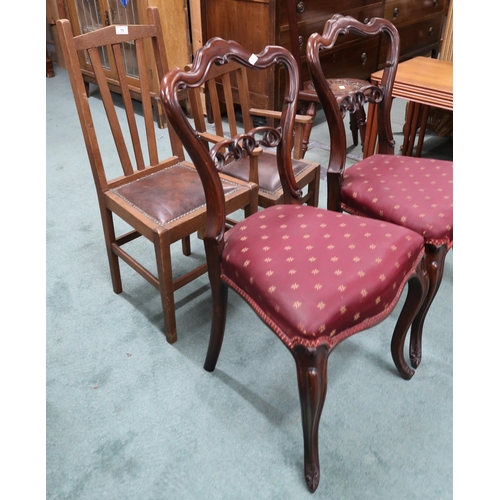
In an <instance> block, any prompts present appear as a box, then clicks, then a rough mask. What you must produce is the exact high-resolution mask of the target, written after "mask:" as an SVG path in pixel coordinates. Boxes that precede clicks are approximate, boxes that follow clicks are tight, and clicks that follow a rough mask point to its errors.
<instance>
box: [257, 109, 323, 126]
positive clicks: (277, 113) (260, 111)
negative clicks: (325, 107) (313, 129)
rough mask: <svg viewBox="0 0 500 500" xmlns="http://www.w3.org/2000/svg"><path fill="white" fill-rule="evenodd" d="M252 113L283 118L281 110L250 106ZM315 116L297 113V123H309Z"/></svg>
mask: <svg viewBox="0 0 500 500" xmlns="http://www.w3.org/2000/svg"><path fill="white" fill-rule="evenodd" d="M250 114H251V115H256V116H266V117H268V118H276V119H278V120H279V119H280V118H281V111H273V110H271V109H258V108H250ZM313 119H314V118H313V117H312V116H308V115H295V123H300V124H307V123H312V122H313Z"/></svg>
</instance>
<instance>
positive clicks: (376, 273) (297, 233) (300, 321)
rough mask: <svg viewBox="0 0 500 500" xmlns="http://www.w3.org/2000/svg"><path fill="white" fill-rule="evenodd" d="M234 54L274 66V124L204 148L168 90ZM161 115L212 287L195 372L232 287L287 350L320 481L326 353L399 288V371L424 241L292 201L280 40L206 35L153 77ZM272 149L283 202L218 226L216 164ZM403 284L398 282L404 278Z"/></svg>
mask: <svg viewBox="0 0 500 500" xmlns="http://www.w3.org/2000/svg"><path fill="white" fill-rule="evenodd" d="M232 61H236V62H237V63H238V64H241V65H243V66H246V67H248V68H253V69H255V70H263V71H264V70H265V69H266V68H272V67H274V66H275V65H278V64H279V65H281V66H283V67H284V72H285V74H286V84H285V94H284V95H285V98H284V103H283V110H282V115H281V120H280V124H279V126H277V127H276V128H274V127H271V126H262V127H256V128H254V129H252V130H251V131H249V132H248V133H244V134H240V135H238V136H236V137H235V138H231V139H225V140H224V141H221V142H220V143H217V144H216V145H214V146H213V147H212V148H211V149H210V150H208V148H207V147H206V144H205V143H204V142H203V141H202V140H200V139H199V136H198V133H197V131H196V130H195V129H194V128H193V126H192V125H191V123H190V122H189V120H188V119H187V117H186V116H185V113H184V111H183V110H182V108H181V106H180V103H179V98H178V92H179V90H182V89H196V88H199V87H201V86H202V85H203V84H204V82H205V79H206V75H207V74H208V73H209V72H210V69H211V68H212V67H213V66H222V65H224V64H229V63H230V62H232ZM161 95H162V99H163V104H164V106H165V111H166V115H167V117H168V119H169V120H170V121H171V123H172V125H173V126H174V127H175V130H176V132H177V134H178V136H179V138H180V140H181V141H182V142H183V144H184V146H185V148H186V150H187V151H188V153H189V155H190V157H191V158H192V160H193V163H194V165H195V166H196V168H197V169H198V172H199V174H200V177H201V179H202V182H203V186H204V189H205V195H206V198H207V225H206V228H205V233H204V244H205V250H206V256H207V263H208V275H209V279H210V285H211V291H212V324H211V332H210V341H209V345H208V351H207V355H206V359H205V365H204V366H205V369H206V370H207V371H209V372H211V371H213V370H214V369H215V366H216V363H217V359H218V357H219V353H220V350H221V346H222V341H223V337H224V330H225V325H226V311H227V304H228V289H229V288H231V289H232V290H234V291H235V292H236V293H237V294H239V295H240V296H241V297H243V299H244V300H245V301H246V302H247V303H248V305H249V306H250V307H251V308H252V309H253V310H254V312H255V313H256V314H257V316H258V317H259V318H260V319H261V320H262V321H263V322H264V324H265V325H267V327H268V328H270V329H271V331H272V332H274V333H275V334H276V335H277V337H278V338H279V339H280V340H281V341H282V342H283V344H284V345H285V346H286V347H287V348H288V349H289V351H290V352H291V354H292V356H293V358H294V360H295V364H296V369H297V379H298V388H299V396H300V403H301V414H302V429H303V438H304V474H305V480H306V483H307V486H308V488H309V490H310V491H315V490H316V488H317V486H318V483H319V478H320V467H319V454H318V427H319V421H320V416H321V412H322V408H323V404H324V401H325V397H326V390H327V360H328V357H329V354H330V353H331V352H332V350H333V349H334V348H335V347H336V346H337V345H338V344H339V343H340V342H341V341H342V340H344V339H346V338H347V337H349V336H351V335H353V334H355V333H358V332H360V331H362V330H365V329H367V328H369V327H371V326H373V325H375V324H377V323H379V322H381V321H382V320H383V319H384V318H386V317H387V316H388V315H389V314H390V312H391V311H392V310H393V308H394V307H395V305H396V303H397V302H398V300H399V298H400V295H401V294H402V292H403V290H404V289H407V290H408V294H407V296H406V300H405V303H404V304H403V307H402V310H401V313H400V316H399V318H398V321H397V323H396V327H395V330H394V333H393V338H392V355H393V359H394V362H395V364H396V366H397V368H398V370H399V371H400V372H401V373H402V374H404V373H405V372H406V369H407V366H406V365H407V363H406V360H405V358H404V353H403V350H404V349H403V346H404V340H405V337H406V332H407V331H408V329H409V326H410V324H411V322H412V321H413V318H414V317H415V315H416V314H417V312H418V310H419V308H420V305H421V303H422V300H423V297H424V296H425V293H426V290H427V285H428V283H427V277H426V275H425V272H424V269H423V268H422V266H421V262H422V256H423V252H424V240H423V238H422V236H421V235H419V234H417V233H415V232H414V231H412V230H410V229H407V228H404V227H400V226H396V225H394V224H390V223H388V222H384V221H378V220H373V219H367V218H364V217H357V216H352V215H348V214H341V213H336V212H333V211H328V210H324V209H320V208H316V207H311V206H308V205H304V204H303V203H302V194H301V191H300V189H298V187H297V184H296V181H295V177H294V176H293V173H292V166H291V160H292V158H291V149H292V143H293V124H294V117H295V114H296V108H297V99H298V67H297V63H296V61H295V59H294V57H293V56H292V54H291V53H290V52H289V51H288V50H286V49H284V48H283V47H277V46H268V47H266V48H265V49H264V50H263V51H262V52H261V53H259V54H252V53H250V52H249V51H247V50H246V49H245V48H243V47H242V46H241V45H239V44H237V43H236V42H234V41H226V40H222V39H220V38H214V39H211V40H209V41H208V42H207V43H206V44H205V46H203V47H202V48H201V49H200V50H199V51H198V53H197V55H196V57H195V59H194V62H193V64H192V67H191V69H189V70H181V69H179V68H176V69H173V70H171V71H170V72H169V73H168V74H167V75H166V76H165V77H164V79H163V81H162V84H161ZM263 146H265V147H276V154H277V160H278V161H277V165H278V168H279V174H280V178H281V182H282V185H283V189H284V202H285V203H284V204H283V205H275V206H272V207H269V208H266V209H263V210H260V211H259V212H257V213H255V214H252V215H250V216H249V217H247V218H246V219H244V220H243V221H241V222H238V223H237V224H236V225H235V226H233V227H231V228H230V229H227V228H226V224H225V218H226V215H225V210H224V197H223V190H222V186H221V181H220V177H219V175H218V166H220V165H222V164H224V163H225V162H226V161H230V160H231V159H232V158H233V157H236V158H238V157H242V156H244V155H246V154H251V152H252V151H253V150H254V148H256V147H263ZM407 285H408V286H407Z"/></svg>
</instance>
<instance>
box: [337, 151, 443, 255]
mask: <svg viewBox="0 0 500 500" xmlns="http://www.w3.org/2000/svg"><path fill="white" fill-rule="evenodd" d="M341 206H342V209H343V210H345V211H346V212H349V213H353V214H359V215H364V216H368V217H373V218H376V219H381V220H386V221H389V222H393V223H394V224H399V225H400V226H404V227H408V228H409V229H413V230H414V231H416V232H417V233H419V234H421V235H422V236H423V237H424V238H425V241H426V243H432V244H433V245H436V246H438V245H446V247H447V248H450V247H451V245H452V244H453V162H451V161H445V160H433V159H421V158H414V157H411V156H392V155H374V156H370V157H369V158H366V159H365V160H363V161H361V162H359V163H356V164H355V165H353V166H352V167H350V168H348V169H347V170H346V171H345V172H344V182H343V184H342V202H341Z"/></svg>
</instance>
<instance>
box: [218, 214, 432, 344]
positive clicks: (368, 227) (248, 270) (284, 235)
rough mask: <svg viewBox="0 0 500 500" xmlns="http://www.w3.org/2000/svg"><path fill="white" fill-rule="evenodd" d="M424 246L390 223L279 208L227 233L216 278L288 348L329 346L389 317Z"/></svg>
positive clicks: (253, 218)
mask: <svg viewBox="0 0 500 500" xmlns="http://www.w3.org/2000/svg"><path fill="white" fill-rule="evenodd" d="M423 247H424V242H423V238H422V237H421V236H419V235H418V234H416V233H414V232H413V231H409V230H407V229H405V228H402V227H398V226H395V225H393V224H388V223H386V222H380V221H375V220H371V219H366V218H363V217H356V216H351V215H348V214H339V213H335V212H329V211H325V210H321V209H316V208H313V207H308V206H292V205H280V206H276V207H272V209H271V208H269V209H267V210H265V211H264V212H260V213H257V214H254V215H252V216H251V217H248V218H246V219H245V220H244V221H242V222H240V223H239V224H238V225H236V226H235V227H234V228H233V229H232V230H230V231H229V232H227V233H226V246H225V248H224V251H223V254H222V264H221V278H222V280H223V281H224V282H226V283H227V284H229V285H230V286H231V288H234V289H237V290H238V291H239V293H240V294H241V295H242V296H243V297H244V298H245V299H246V300H247V301H249V302H251V303H252V307H253V308H254V310H255V311H256V312H257V314H258V315H259V316H260V317H261V318H262V319H263V320H264V321H265V322H266V323H267V324H268V326H270V327H271V328H272V329H273V330H274V332H275V333H276V334H277V335H278V336H279V337H280V338H281V340H282V341H283V342H284V343H285V344H287V345H288V346H289V347H290V348H293V347H294V346H295V345H296V344H297V343H301V344H302V345H307V346H309V347H316V346H317V345H319V344H321V343H327V344H329V345H331V346H333V345H336V344H338V343H339V342H340V341H341V340H343V339H345V338H346V337H348V336H349V335H352V334H354V333H356V332H358V331H360V330H363V329H366V328H368V327H370V326H373V325H374V324H376V323H378V322H379V321H381V320H382V319H383V318H385V317H386V316H387V315H388V314H389V313H390V312H391V310H392V309H393V308H394V306H395V304H396V303H397V300H398V298H399V296H400V294H401V292H402V290H403V288H404V285H405V283H406V281H407V280H408V277H409V276H410V275H412V274H413V273H414V272H415V267H416V265H417V264H418V262H419V261H420V258H421V256H422V252H423ZM388 283H390V286H388Z"/></svg>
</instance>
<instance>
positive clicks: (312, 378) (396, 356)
mask: <svg viewBox="0 0 500 500" xmlns="http://www.w3.org/2000/svg"><path fill="white" fill-rule="evenodd" d="M233 60H234V61H237V62H238V63H239V64H243V65H245V66H247V67H253V68H258V69H265V68H268V67H271V66H273V65H275V64H282V65H283V66H284V67H285V69H286V71H285V72H286V74H287V79H286V88H285V99H284V105H283V113H282V117H281V122H280V125H279V127H278V128H276V129H275V128H272V127H259V128H256V129H253V130H252V131H250V132H249V133H247V134H242V135H240V136H238V137H236V138H232V139H226V140H224V141H223V142H221V143H218V144H216V145H215V146H214V147H213V148H212V149H211V150H210V152H209V151H208V149H207V148H206V145H205V144H204V142H203V141H202V140H200V139H199V137H198V134H197V132H196V131H195V130H194V129H193V127H192V126H191V124H190V123H189V121H188V119H187V118H186V116H185V114H184V112H183V110H182V108H181V106H180V103H179V100H178V97H177V95H178V91H179V90H181V89H196V88H199V87H200V86H201V85H203V83H204V81H205V77H206V75H207V73H208V72H209V71H210V68H211V67H212V66H213V65H223V64H226V63H228V62H229V61H233ZM298 90H299V88H298V67H297V64H296V62H295V59H294V58H293V56H292V55H291V53H290V52H288V51H287V50H286V49H284V48H281V47H266V48H265V49H264V50H263V52H261V53H260V54H257V56H254V55H252V54H250V53H249V52H248V51H247V50H246V49H244V48H243V47H241V46H240V45H239V44H237V43H236V42H232V41H225V40H221V39H211V40H209V41H208V42H207V43H206V44H205V46H204V47H203V48H202V49H201V50H200V51H199V52H198V53H197V56H196V58H195V61H194V63H193V65H192V68H191V69H190V70H189V71H183V70H180V69H179V68H175V69H173V70H171V71H170V72H169V73H168V74H167V75H166V76H165V78H164V79H163V81H162V85H161V94H162V99H163V102H164V106H165V110H166V114H167V117H168V119H169V121H170V122H171V123H172V124H173V125H174V126H175V130H176V132H177V134H178V135H179V137H180V139H181V141H182V142H183V144H184V147H185V148H186V150H187V151H188V153H189V155H190V157H191V159H192V160H193V163H194V164H195V166H196V168H197V169H198V171H199V174H200V177H201V179H202V182H203V186H204V189H205V194H206V198H207V225H206V228H205V233H204V244H205V250H206V255H207V262H208V274H209V278H210V284H211V290H212V324H211V333H210V342H209V347H208V351H207V355H206V359H205V365H204V367H205V369H206V370H207V371H210V372H211V371H213V370H214V369H215V366H216V363H217V360H218V357H219V353H220V350H221V346H222V342H223V337H224V330H225V324H226V311H227V303H228V287H229V286H228V284H227V283H226V282H224V281H223V280H222V279H221V267H220V266H221V255H222V252H223V250H224V246H225V234H226V233H225V231H226V222H225V221H226V215H225V209H224V203H223V196H222V189H221V185H220V180H219V176H218V173H217V172H218V170H217V165H219V164H220V163H222V164H223V163H224V162H225V161H226V160H227V159H228V158H231V157H236V158H238V157H241V156H242V155H245V154H251V152H252V151H253V150H254V149H255V148H256V147H259V146H262V145H267V146H270V145H275V146H276V145H277V156H278V168H279V172H280V176H281V180H282V184H283V189H284V202H285V204H292V205H302V195H301V192H300V189H298V186H297V184H296V181H295V178H294V177H293V175H292V169H291V154H290V153H291V149H292V144H293V122H294V116H295V114H296V109H297V103H298ZM261 133H263V134H264V137H263V138H262V139H257V137H258V136H260V134H261ZM297 208H301V209H304V210H305V209H308V210H319V209H312V208H311V207H305V206H301V207H297ZM267 210H274V208H269V209H267ZM325 213H328V212H326V211H325ZM259 214H262V212H258V213H257V214H255V215H253V216H252V217H258V216H259ZM347 217H350V216H347ZM236 228H237V226H236V227H235V228H232V229H230V230H229V233H231V231H237V229H236ZM385 232H386V231H385V230H384V234H385ZM229 233H227V234H229ZM415 236H416V237H418V238H421V237H419V236H418V235H416V234H415ZM422 247H423V240H422ZM419 262H420V263H419V264H418V265H417V266H416V270H415V274H413V275H412V276H411V277H410V278H409V280H408V281H407V285H408V295H407V297H406V300H405V303H404V305H403V309H402V311H401V314H400V317H399V319H398V321H397V324H396V327H395V329H394V334H393V338H392V343H391V352H392V357H393V360H394V362H395V365H396V367H397V369H398V371H399V372H400V373H401V375H402V376H403V377H405V378H406V374H407V371H408V365H407V362H406V360H405V357H404V344H405V338H406V333H407V331H408V329H409V327H410V324H411V323H412V321H413V319H414V317H415V315H416V314H417V311H418V310H419V308H420V305H421V303H422V300H423V298H424V296H425V294H426V291H427V286H428V282H427V276H426V273H425V270H424V269H423V268H422V265H421V264H422V261H419ZM235 290H236V289H235ZM236 291H237V292H238V290H236ZM248 303H249V305H251V306H252V303H251V301H248ZM254 310H255V309H254ZM259 317H261V319H263V321H264V322H265V323H266V325H267V326H268V327H270V328H271V329H272V330H273V331H274V332H275V333H277V332H276V331H275V329H274V327H273V325H272V320H271V319H269V321H267V320H266V318H267V317H262V314H259ZM347 336H348V335H345V336H344V337H342V338H337V339H335V340H333V341H332V343H322V342H323V341H322V342H321V343H318V345H316V344H314V345H308V344H300V343H297V344H295V345H289V344H287V343H286V342H285V341H284V343H285V345H287V347H288V348H289V350H290V352H291V354H292V355H293V357H294V360H295V363H296V368H297V378H298V388H299V395H300V403H301V413H302V426H303V437H304V475H305V480H306V483H307V486H308V488H309V490H310V491H315V490H316V488H317V486H318V483H319V477H320V469H319V452H318V428H319V421H320V416H321V412H322V408H323V404H324V401H325V397H326V391H327V380H328V378H327V360H328V357H329V354H330V353H331V352H332V350H333V349H334V347H335V346H336V345H338V343H340V342H341V341H342V340H343V339H344V338H346V337H347ZM339 337H340V336H339ZM280 338H281V337H280ZM281 340H283V339H282V338H281Z"/></svg>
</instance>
